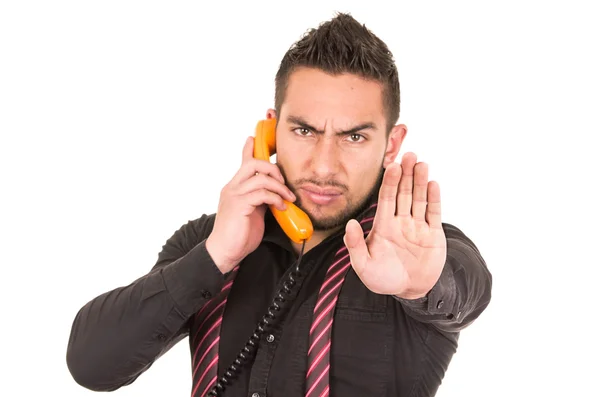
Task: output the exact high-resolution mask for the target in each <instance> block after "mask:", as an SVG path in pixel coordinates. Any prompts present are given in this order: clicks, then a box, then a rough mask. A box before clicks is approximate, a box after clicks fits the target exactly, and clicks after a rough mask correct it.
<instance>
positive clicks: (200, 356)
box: [192, 267, 238, 397]
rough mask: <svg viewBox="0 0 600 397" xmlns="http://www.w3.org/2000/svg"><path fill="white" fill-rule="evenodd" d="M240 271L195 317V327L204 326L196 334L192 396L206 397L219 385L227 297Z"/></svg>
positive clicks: (233, 275) (235, 269)
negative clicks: (218, 375)
mask: <svg viewBox="0 0 600 397" xmlns="http://www.w3.org/2000/svg"><path fill="white" fill-rule="evenodd" d="M237 270H238V268H237V267H236V268H234V269H233V270H232V271H231V273H230V274H229V275H228V277H227V280H226V281H225V285H224V286H223V288H222V289H221V291H220V292H219V294H217V296H215V297H214V298H213V299H211V300H210V301H208V302H207V303H206V304H205V305H204V306H203V307H202V308H201V309H200V310H199V311H198V313H196V316H195V318H194V323H195V324H198V323H199V324H200V325H199V326H198V327H197V328H196V327H195V326H194V327H193V328H192V329H196V331H195V333H194V335H193V343H192V346H193V349H194V355H193V356H192V366H193V367H194V372H193V375H192V379H193V384H194V389H193V391H192V397H204V396H206V394H207V393H208V392H209V390H210V389H211V388H212V387H213V386H214V385H215V384H216V382H217V369H218V363H219V339H220V331H221V322H222V321H223V313H224V311H225V304H226V303H227V296H228V295H229V291H231V286H232V284H233V280H234V278H235V275H236V274H237Z"/></svg>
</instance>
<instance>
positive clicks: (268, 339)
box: [267, 334, 275, 343]
mask: <svg viewBox="0 0 600 397" xmlns="http://www.w3.org/2000/svg"><path fill="white" fill-rule="evenodd" d="M274 340H275V337H274V336H273V334H271V335H269V336H267V342H269V343H271V342H273V341H274Z"/></svg>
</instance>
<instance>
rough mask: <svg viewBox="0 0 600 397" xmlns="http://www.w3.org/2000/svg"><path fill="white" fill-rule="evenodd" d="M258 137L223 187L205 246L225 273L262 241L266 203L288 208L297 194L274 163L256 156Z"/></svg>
mask: <svg viewBox="0 0 600 397" xmlns="http://www.w3.org/2000/svg"><path fill="white" fill-rule="evenodd" d="M254 145H255V138H252V137H249V138H248V139H247V140H246V144H245V146H244V149H243V156H242V165H241V167H240V169H239V170H238V172H237V173H236V174H235V175H234V177H233V178H232V179H231V181H230V182H229V183H227V184H226V185H225V186H224V187H223V189H222V190H221V195H220V199H219V206H218V210H217V215H216V218H215V224H214V227H213V230H212V232H211V234H210V236H209V237H208V239H207V241H206V249H207V250H208V252H209V254H210V255H211V257H212V258H213V260H214V261H215V264H216V265H217V267H218V268H219V269H220V270H221V272H222V273H227V272H228V271H230V270H232V269H233V268H234V267H235V266H237V264H238V263H239V262H241V261H242V259H244V258H245V257H246V256H247V255H248V254H250V253H251V252H252V251H254V250H255V249H256V248H257V247H258V245H259V244H260V242H261V240H262V238H263V236H264V231H265V221H264V215H265V211H266V209H267V205H269V206H272V207H274V208H277V209H279V210H281V211H285V209H286V204H285V203H284V200H286V201H289V202H293V201H295V200H296V197H295V196H294V194H293V193H292V192H291V191H290V190H289V189H288V187H287V186H286V185H285V179H284V178H283V175H282V174H281V171H280V170H279V168H278V167H277V165H275V164H271V163H270V162H268V161H263V160H261V159H257V158H255V157H254Z"/></svg>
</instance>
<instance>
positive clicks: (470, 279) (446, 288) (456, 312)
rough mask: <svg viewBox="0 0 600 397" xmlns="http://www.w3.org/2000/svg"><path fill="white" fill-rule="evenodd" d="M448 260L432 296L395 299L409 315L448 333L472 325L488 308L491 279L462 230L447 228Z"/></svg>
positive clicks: (431, 292)
mask: <svg viewBox="0 0 600 397" xmlns="http://www.w3.org/2000/svg"><path fill="white" fill-rule="evenodd" d="M444 229H445V233H446V239H447V257H446V263H445V264H444V269H443V271H442V273H441V275H440V277H439V279H438V281H437V283H436V284H435V286H434V287H433V288H432V289H431V291H429V293H428V294H427V295H426V296H425V297H423V298H420V299H415V300H405V299H400V298H396V299H397V300H398V301H399V302H400V303H401V304H402V305H403V307H404V309H405V311H406V312H407V314H408V315H410V316H411V317H413V318H415V319H416V320H418V321H421V322H425V323H430V324H432V325H434V326H436V327H437V328H438V329H440V330H442V331H446V332H458V331H460V330H462V329H464V328H465V327H467V326H468V325H469V324H471V323H472V322H473V321H474V320H475V319H476V318H477V317H479V315H480V314H481V313H482V312H483V310H485V308H486V307H487V306H488V304H489V302H490V299H491V289H492V276H491V273H490V272H489V270H488V268H487V266H486V263H485V261H484V259H483V258H482V256H481V254H480V253H479V251H478V249H477V247H476V246H475V245H474V244H473V242H472V241H471V240H469V239H468V238H467V237H466V236H465V235H464V234H463V233H462V232H461V231H460V230H459V229H457V228H456V227H454V226H452V225H444Z"/></svg>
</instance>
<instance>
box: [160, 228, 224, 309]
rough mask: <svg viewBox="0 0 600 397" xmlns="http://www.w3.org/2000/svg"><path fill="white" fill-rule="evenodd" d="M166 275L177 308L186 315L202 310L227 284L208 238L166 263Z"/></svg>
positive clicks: (165, 278)
mask: <svg viewBox="0 0 600 397" xmlns="http://www.w3.org/2000/svg"><path fill="white" fill-rule="evenodd" d="M162 276H163V280H164V282H165V286H166V288H167V291H168V292H169V294H170V295H171V297H172V298H173V300H174V301H175V305H176V307H177V308H178V310H180V311H181V312H182V314H184V315H186V316H191V315H192V314H194V313H195V312H197V311H198V310H200V308H201V307H202V306H203V305H204V304H205V303H206V302H207V301H208V300H210V299H211V298H212V297H214V296H216V295H217V294H218V293H219V292H220V291H221V288H222V287H223V285H224V283H225V275H224V274H223V273H221V271H220V270H219V268H218V267H217V265H216V264H215V262H214V260H213V259H212V257H211V256H210V254H209V253H208V251H207V249H206V240H203V241H202V242H201V243H199V244H198V245H196V246H195V247H194V248H192V249H191V250H190V251H189V252H188V253H187V254H186V255H185V256H183V257H181V258H179V259H177V260H176V261H174V262H173V263H171V264H169V265H167V266H165V267H164V268H163V269H162Z"/></svg>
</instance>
